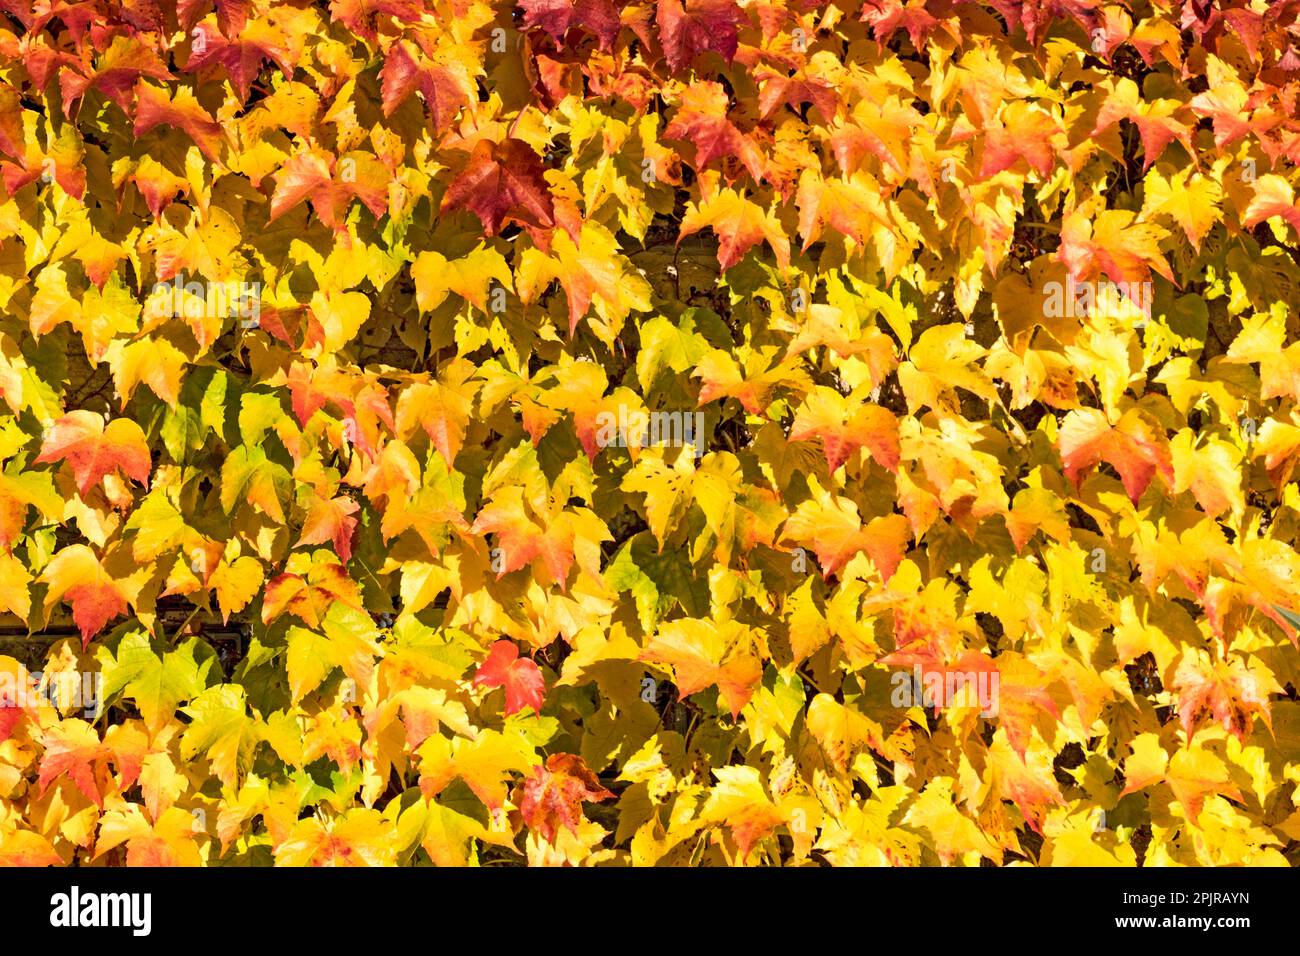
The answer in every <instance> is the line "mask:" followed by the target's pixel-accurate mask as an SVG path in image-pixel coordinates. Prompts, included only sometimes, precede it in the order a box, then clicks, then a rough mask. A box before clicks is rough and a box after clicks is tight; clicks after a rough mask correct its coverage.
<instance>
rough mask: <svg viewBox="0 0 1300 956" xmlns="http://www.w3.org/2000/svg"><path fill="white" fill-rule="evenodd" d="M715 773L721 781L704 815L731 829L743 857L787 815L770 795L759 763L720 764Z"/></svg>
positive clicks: (706, 804) (711, 793) (711, 820)
mask: <svg viewBox="0 0 1300 956" xmlns="http://www.w3.org/2000/svg"><path fill="white" fill-rule="evenodd" d="M713 775H714V776H715V777H717V778H718V783H717V786H715V787H714V788H713V789H712V790H710V791H709V799H708V800H707V801H705V804H704V808H703V810H701V811H700V814H701V817H702V818H703V819H704V820H707V821H710V822H716V823H721V824H724V825H725V826H726V827H727V828H728V829H729V830H731V835H732V836H733V837H735V839H736V845H737V847H739V849H740V859H741V860H742V861H743V860H744V859H745V858H746V857H748V856H749V851H750V850H751V849H752V848H753V846H754V844H755V843H757V842H758V841H759V840H761V839H762V838H763V837H765V836H767V835H768V834H770V833H771V832H772V831H773V830H775V829H776V828H777V827H778V826H779V825H781V824H782V823H784V822H785V821H786V816H785V814H784V813H782V812H781V810H780V808H778V807H777V806H776V804H774V803H773V802H772V798H771V797H769V796H768V795H767V791H766V790H765V789H764V788H763V780H762V776H761V775H760V773H759V770H758V768H757V767H744V766H731V767H718V768H717V769H715V770H714V771H713Z"/></svg>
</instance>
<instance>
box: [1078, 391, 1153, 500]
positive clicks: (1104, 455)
mask: <svg viewBox="0 0 1300 956" xmlns="http://www.w3.org/2000/svg"><path fill="white" fill-rule="evenodd" d="M1059 443H1060V450H1061V463H1062V465H1064V467H1065V475H1066V477H1067V478H1069V479H1070V481H1072V482H1074V483H1075V485H1076V486H1077V485H1078V484H1079V482H1080V481H1081V480H1082V475H1083V473H1084V472H1086V471H1088V470H1090V469H1091V468H1092V467H1093V466H1094V465H1096V464H1098V463H1099V462H1103V461H1104V462H1106V463H1107V464H1109V465H1111V466H1113V467H1114V468H1115V470H1116V471H1118V472H1119V476H1120V480H1121V481H1123V482H1124V490H1125V491H1126V492H1128V496H1129V498H1130V499H1132V501H1133V503H1134V504H1137V501H1138V499H1139V498H1141V497H1142V493H1143V492H1144V491H1146V489H1147V486H1148V485H1149V484H1151V479H1152V478H1154V477H1155V475H1156V473H1157V472H1159V474H1160V475H1161V477H1163V478H1164V479H1165V481H1166V482H1167V483H1168V484H1170V485H1173V483H1174V470H1173V464H1172V461H1171V458H1170V453H1169V443H1168V442H1167V441H1166V440H1165V439H1164V436H1163V435H1157V434H1156V432H1155V431H1154V430H1153V428H1152V426H1151V425H1149V424H1148V423H1147V421H1146V419H1145V418H1143V417H1142V414H1141V412H1139V411H1138V410H1137V409H1136V408H1133V409H1129V411H1127V412H1125V413H1124V415H1123V417H1121V418H1120V420H1119V422H1118V423H1117V424H1115V425H1112V424H1111V423H1110V422H1109V421H1108V420H1107V419H1106V415H1105V413H1104V412H1102V411H1100V410H1099V409H1096V408H1079V409H1075V410H1074V411H1072V412H1070V413H1069V414H1068V415H1066V416H1065V421H1064V422H1062V423H1061V430H1060V435H1059Z"/></svg>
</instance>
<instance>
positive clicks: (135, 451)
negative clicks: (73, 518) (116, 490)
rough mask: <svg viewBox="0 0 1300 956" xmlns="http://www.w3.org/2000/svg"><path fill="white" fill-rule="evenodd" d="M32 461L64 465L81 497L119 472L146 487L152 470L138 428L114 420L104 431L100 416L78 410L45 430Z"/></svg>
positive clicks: (121, 420)
mask: <svg viewBox="0 0 1300 956" xmlns="http://www.w3.org/2000/svg"><path fill="white" fill-rule="evenodd" d="M36 461H37V462H38V463H43V462H55V461H66V462H68V464H69V465H70V466H71V467H72V475H73V478H75V479H76V482H77V490H78V491H79V492H81V494H83V495H84V494H85V493H86V492H88V491H89V490H90V489H91V488H93V487H94V486H95V485H98V484H99V483H100V482H101V481H103V480H104V476H105V475H110V474H111V475H117V474H118V473H121V474H123V475H125V476H126V477H128V478H131V479H134V480H135V481H138V482H139V483H140V484H142V485H147V484H148V483H149V473H150V471H151V470H152V468H153V461H152V458H151V456H150V454H149V446H148V443H147V442H146V441H145V436H144V432H143V431H141V430H140V426H139V425H137V424H136V423H135V422H133V421H131V420H130V419H129V418H115V419H113V420H112V421H111V422H109V423H108V427H107V428H106V427H105V426H104V419H103V418H102V417H100V416H99V415H96V414H95V413H94V412H87V411H80V410H79V411H73V412H69V413H68V414H67V415H64V416H63V417H62V418H60V419H59V420H58V421H56V422H54V424H52V425H51V426H50V427H49V429H48V431H47V433H46V435H45V439H44V441H43V442H42V443H41V453H40V455H38V456H37V458H36Z"/></svg>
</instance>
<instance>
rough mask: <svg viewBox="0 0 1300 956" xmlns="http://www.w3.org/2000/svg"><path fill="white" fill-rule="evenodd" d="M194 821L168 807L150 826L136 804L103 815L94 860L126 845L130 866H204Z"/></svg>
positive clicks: (177, 809)
mask: <svg viewBox="0 0 1300 956" xmlns="http://www.w3.org/2000/svg"><path fill="white" fill-rule="evenodd" d="M195 831H196V828H195V817H194V815H193V814H191V813H190V812H189V811H187V810H183V809H181V808H180V807H168V808H167V809H166V810H164V811H163V812H162V813H160V814H159V815H158V817H157V819H156V820H154V821H153V822H150V821H149V819H148V818H147V817H146V816H145V813H144V810H143V809H142V808H141V807H139V806H137V805H135V804H125V805H124V806H121V807H115V808H113V809H112V810H109V811H108V812H107V813H106V814H104V818H103V820H101V821H100V825H99V834H98V837H97V839H96V840H95V856H96V857H99V856H101V855H102V854H104V853H107V852H108V851H109V850H112V849H113V848H115V847H119V846H122V845H123V844H125V845H126V865H127V866H155V867H157V866H202V865H203V857H202V855H201V854H200V853H199V846H198V843H197V842H196V838H197V837H198V836H199V835H200V834H196V832H195Z"/></svg>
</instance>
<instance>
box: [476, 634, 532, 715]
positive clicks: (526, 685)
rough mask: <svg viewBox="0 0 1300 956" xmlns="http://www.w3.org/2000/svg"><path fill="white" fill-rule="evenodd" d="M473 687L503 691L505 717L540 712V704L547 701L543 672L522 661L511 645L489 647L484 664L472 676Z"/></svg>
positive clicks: (497, 643) (507, 643)
mask: <svg viewBox="0 0 1300 956" xmlns="http://www.w3.org/2000/svg"><path fill="white" fill-rule="evenodd" d="M474 683H475V684H476V685H478V686H480V687H504V688H505V689H506V709H505V715H506V716H507V717H509V716H510V715H511V714H513V713H516V712H518V711H520V710H523V709H524V708H525V707H531V708H532V709H533V711H534V712H535V713H539V714H540V713H541V712H542V701H543V700H544V699H545V697H546V680H545V678H543V677H542V669H541V668H540V667H538V666H537V665H536V664H535V663H533V662H532V661H531V660H529V659H528V658H526V657H522V658H521V657H520V656H519V648H518V646H516V644H515V643H514V642H513V641H497V642H496V643H494V644H493V645H492V649H491V651H489V652H488V656H487V660H485V661H484V662H483V663H482V664H480V665H479V666H478V670H477V671H475V673H474Z"/></svg>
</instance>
